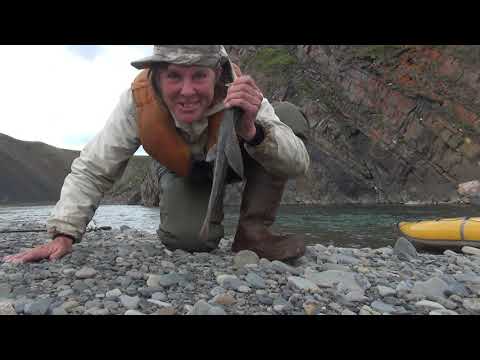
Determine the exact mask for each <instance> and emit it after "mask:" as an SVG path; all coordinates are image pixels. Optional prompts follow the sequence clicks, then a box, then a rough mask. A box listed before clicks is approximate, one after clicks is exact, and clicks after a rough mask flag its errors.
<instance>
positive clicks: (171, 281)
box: [158, 272, 184, 287]
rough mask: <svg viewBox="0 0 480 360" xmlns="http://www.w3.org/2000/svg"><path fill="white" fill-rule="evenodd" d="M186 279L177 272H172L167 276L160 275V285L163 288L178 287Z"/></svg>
mask: <svg viewBox="0 0 480 360" xmlns="http://www.w3.org/2000/svg"><path fill="white" fill-rule="evenodd" d="M183 280H184V277H183V276H181V275H180V274H177V273H176V272H171V273H169V274H166V275H160V277H159V279H158V284H159V285H160V286H163V287H170V286H173V285H177V284H178V283H179V282H181V281H183Z"/></svg>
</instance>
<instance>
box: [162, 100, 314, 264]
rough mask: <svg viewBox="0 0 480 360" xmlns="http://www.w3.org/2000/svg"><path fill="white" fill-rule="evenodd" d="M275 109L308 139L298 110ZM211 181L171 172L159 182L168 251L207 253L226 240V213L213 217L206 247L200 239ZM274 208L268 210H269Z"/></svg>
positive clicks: (281, 106) (286, 105)
mask: <svg viewBox="0 0 480 360" xmlns="http://www.w3.org/2000/svg"><path fill="white" fill-rule="evenodd" d="M273 106H274V109H275V112H276V114H277V116H278V117H279V118H280V120H281V121H282V122H283V123H285V124H287V125H288V126H289V127H290V128H292V130H293V131H294V132H295V134H297V136H299V137H301V138H302V139H305V138H306V135H307V130H308V127H307V123H306V121H305V118H304V116H303V115H302V113H301V112H300V111H299V110H298V108H297V107H296V106H295V105H292V104H290V103H287V102H281V103H276V104H273ZM242 153H243V154H244V162H245V163H247V165H248V163H250V162H252V161H253V162H255V160H253V159H252V158H251V157H250V156H249V155H248V154H247V152H246V151H243V152H242ZM245 169H246V170H247V171H248V169H255V171H257V172H258V171H262V169H263V168H262V167H261V166H246V167H245ZM257 178H258V177H256V176H255V177H252V176H248V174H247V182H248V179H252V180H253V179H257ZM211 180H212V179H211V176H205V177H204V179H200V180H199V179H196V180H195V181H194V180H192V179H190V178H184V177H178V176H176V175H175V174H173V173H171V172H168V171H166V172H165V173H164V175H162V176H161V179H160V181H159V186H160V220H161V223H160V226H159V229H158V231H157V233H158V235H159V238H160V240H161V241H162V242H163V243H164V244H165V246H167V248H169V249H171V250H174V249H182V250H186V251H191V252H194V251H195V252H208V251H212V250H214V249H216V248H217V246H218V243H219V242H220V240H221V239H222V237H223V236H224V228H223V225H222V221H223V216H224V214H223V210H221V211H219V212H218V213H217V214H213V216H212V220H211V223H210V232H209V239H208V241H207V242H206V243H203V242H201V241H200V240H199V239H198V233H199V231H200V228H201V226H202V223H203V220H204V217H205V213H206V211H207V206H208V200H209V197H210V190H211V186H212V181H211ZM281 182H282V183H285V182H286V179H282V180H281ZM247 185H248V184H247ZM266 186H268V184H266ZM250 187H251V186H250ZM250 192H251V191H249V193H250ZM277 192H278V194H276V195H274V197H279V199H278V201H275V202H276V205H275V206H274V207H275V209H272V211H273V212H276V208H277V207H278V205H279V203H280V198H281V195H282V194H283V186H281V189H280V190H279V191H277ZM242 203H245V199H243V200H242ZM271 207H272V206H269V208H271ZM269 211H270V209H269ZM259 213H262V211H261V210H260V211H259ZM270 217H271V218H272V219H269V221H267V222H268V223H273V220H274V217H275V216H274V215H271V216H270ZM260 222H264V220H262V219H260ZM263 238H265V236H263ZM297 248H298V246H297ZM266 257H268V256H266Z"/></svg>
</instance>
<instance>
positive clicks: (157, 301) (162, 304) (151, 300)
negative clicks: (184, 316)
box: [147, 299, 172, 307]
mask: <svg viewBox="0 0 480 360" xmlns="http://www.w3.org/2000/svg"><path fill="white" fill-rule="evenodd" d="M147 301H148V302H149V303H152V304H155V305H157V306H160V307H171V306H172V304H170V303H168V302H165V301H160V300H154V299H148V300H147Z"/></svg>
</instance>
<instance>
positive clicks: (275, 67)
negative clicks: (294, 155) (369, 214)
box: [228, 45, 480, 203]
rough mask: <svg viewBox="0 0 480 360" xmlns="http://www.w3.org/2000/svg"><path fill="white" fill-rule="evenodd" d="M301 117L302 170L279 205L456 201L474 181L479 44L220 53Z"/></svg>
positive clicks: (479, 154) (478, 155) (478, 153)
mask: <svg viewBox="0 0 480 360" xmlns="http://www.w3.org/2000/svg"><path fill="white" fill-rule="evenodd" d="M228 50H229V51H230V53H231V55H232V58H233V59H234V60H235V61H237V62H238V63H239V64H240V65H241V67H242V70H243V72H244V73H248V74H250V75H252V76H253V77H254V78H255V79H256V81H257V82H258V84H259V86H260V88H261V89H262V90H263V91H264V94H265V96H267V97H268V98H269V99H270V100H272V101H273V100H287V101H290V102H293V103H295V104H297V105H298V106H299V107H300V108H301V109H302V110H303V111H304V112H305V114H306V115H307V117H308V121H309V126H310V136H309V141H308V148H309V151H310V155H311V158H312V167H311V171H310V173H309V174H308V176H306V177H305V178H302V179H298V180H296V181H291V182H290V184H289V191H288V192H287V193H286V194H285V196H284V202H295V201H298V202H307V203H308V202H311V201H312V200H313V202H319V203H332V202H336V203H350V202H356V203H374V202H386V203H399V202H408V201H419V202H443V201H456V200H457V199H458V196H457V193H456V188H457V185H458V184H459V183H462V182H465V181H469V180H472V179H476V178H479V177H480V169H479V166H478V165H479V160H480V138H479V134H480V118H479V114H480V97H479V96H478V94H479V90H480V46H447V45H445V46H427V45H424V46H410V45H402V46H400V45H399V46H393V45H389V46H386V45H372V46H344V45H296V46H269V45H264V46H236V45H233V46H230V47H229V49H228Z"/></svg>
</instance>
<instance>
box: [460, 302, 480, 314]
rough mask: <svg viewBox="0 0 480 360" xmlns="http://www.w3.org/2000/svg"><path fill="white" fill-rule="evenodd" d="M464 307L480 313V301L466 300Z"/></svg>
mask: <svg viewBox="0 0 480 360" xmlns="http://www.w3.org/2000/svg"><path fill="white" fill-rule="evenodd" d="M463 307H464V308H465V309H467V310H468V311H471V312H474V313H480V299H478V298H476V299H464V300H463Z"/></svg>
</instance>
